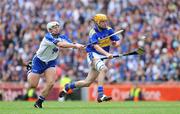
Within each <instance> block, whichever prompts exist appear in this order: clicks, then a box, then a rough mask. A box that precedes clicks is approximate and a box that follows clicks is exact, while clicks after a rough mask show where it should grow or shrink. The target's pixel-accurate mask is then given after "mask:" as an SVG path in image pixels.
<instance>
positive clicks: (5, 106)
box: [0, 101, 180, 114]
mask: <svg viewBox="0 0 180 114" xmlns="http://www.w3.org/2000/svg"><path fill="white" fill-rule="evenodd" d="M33 104H34V103H33V102H21V101H17V102H0V114H180V102H103V103H97V102H82V101H68V102H58V101H46V102H45V103H44V108H43V109H36V108H34V107H33Z"/></svg>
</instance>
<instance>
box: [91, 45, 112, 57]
mask: <svg viewBox="0 0 180 114" xmlns="http://www.w3.org/2000/svg"><path fill="white" fill-rule="evenodd" d="M94 48H95V49H96V50H97V51H98V52H99V53H101V54H103V55H105V56H107V57H109V58H112V57H113V55H112V54H110V53H108V52H107V51H105V50H104V49H102V48H101V47H100V46H99V45H98V44H96V45H94Z"/></svg>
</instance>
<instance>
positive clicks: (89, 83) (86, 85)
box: [84, 81, 92, 87]
mask: <svg viewBox="0 0 180 114" xmlns="http://www.w3.org/2000/svg"><path fill="white" fill-rule="evenodd" d="M91 84H92V82H91V81H85V84H84V86H85V87H89V86H90V85H91Z"/></svg>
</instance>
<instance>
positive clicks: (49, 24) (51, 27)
mask: <svg viewBox="0 0 180 114" xmlns="http://www.w3.org/2000/svg"><path fill="white" fill-rule="evenodd" d="M56 26H58V27H59V26H60V24H59V23H58V22H56V21H52V22H49V23H48V24H47V26H46V28H47V30H48V31H49V30H52V29H53V28H54V27H56Z"/></svg>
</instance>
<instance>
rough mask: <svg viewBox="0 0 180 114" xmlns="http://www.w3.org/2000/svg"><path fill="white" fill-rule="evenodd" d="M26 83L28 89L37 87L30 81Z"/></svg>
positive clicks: (36, 84)
mask: <svg viewBox="0 0 180 114" xmlns="http://www.w3.org/2000/svg"><path fill="white" fill-rule="evenodd" d="M28 83H29V88H36V87H37V86H38V83H33V82H30V81H28Z"/></svg>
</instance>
